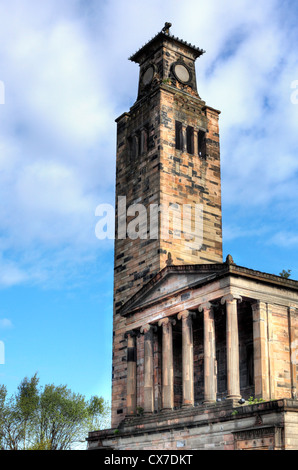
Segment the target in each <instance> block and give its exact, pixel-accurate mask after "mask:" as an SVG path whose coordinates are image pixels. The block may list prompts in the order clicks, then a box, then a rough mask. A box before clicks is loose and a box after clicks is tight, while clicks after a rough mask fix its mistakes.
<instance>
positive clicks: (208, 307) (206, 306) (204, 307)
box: [198, 302, 214, 312]
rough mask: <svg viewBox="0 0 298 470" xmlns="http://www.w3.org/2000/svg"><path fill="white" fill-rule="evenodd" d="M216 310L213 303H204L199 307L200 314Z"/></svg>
mask: <svg viewBox="0 0 298 470" xmlns="http://www.w3.org/2000/svg"><path fill="white" fill-rule="evenodd" d="M213 308H214V305H213V304H212V303H211V302H204V303H203V304H201V305H199V307H198V310H199V312H203V311H204V310H211V309H213Z"/></svg>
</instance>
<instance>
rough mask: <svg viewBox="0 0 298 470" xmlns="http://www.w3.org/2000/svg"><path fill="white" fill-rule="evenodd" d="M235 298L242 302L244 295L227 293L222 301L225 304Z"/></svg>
mask: <svg viewBox="0 0 298 470" xmlns="http://www.w3.org/2000/svg"><path fill="white" fill-rule="evenodd" d="M233 300H238V302H242V297H241V296H240V295H238V294H232V293H231V294H227V295H224V296H223V297H222V298H221V300H220V303H221V304H222V305H224V304H225V303H229V302H233Z"/></svg>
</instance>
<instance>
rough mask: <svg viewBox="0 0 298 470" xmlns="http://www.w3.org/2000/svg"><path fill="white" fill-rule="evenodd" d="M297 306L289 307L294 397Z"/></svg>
mask: <svg viewBox="0 0 298 470" xmlns="http://www.w3.org/2000/svg"><path fill="white" fill-rule="evenodd" d="M297 327H298V321H297V307H296V306H290V307H289V343H290V368H291V388H292V398H293V399H296V398H298V397H297V364H298V333H297Z"/></svg>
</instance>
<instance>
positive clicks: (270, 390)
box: [123, 258, 296, 415]
mask: <svg viewBox="0 0 298 470" xmlns="http://www.w3.org/2000/svg"><path fill="white" fill-rule="evenodd" d="M236 273H237V276H235V275H236ZM248 274H249V277H250V279H249V278H248ZM260 275H261V273H258V272H255V271H251V270H247V269H245V270H244V268H241V267H237V266H236V265H235V264H234V262H233V260H231V259H230V258H228V259H227V261H226V263H223V264H222V265H208V266H197V267H194V266H192V267H185V266H184V267H175V266H169V267H167V268H166V269H165V270H164V273H163V275H162V276H161V277H160V278H159V279H156V280H155V281H152V283H151V285H148V286H147V288H146V289H144V290H143V292H141V293H139V295H138V296H137V297H138V298H137V299H135V301H136V302H137V304H138V307H137V308H135V307H134V304H133V302H132V303H130V304H128V305H126V306H124V308H123V316H125V318H126V322H127V325H129V328H130V330H131V332H132V333H131V334H132V335H133V336H134V337H135V338H136V341H135V343H134V348H135V350H134V352H133V353H132V352H131V349H130V348H129V349H128V354H129V357H128V356H127V361H128V362H127V383H128V384H129V387H128V388H127V390H128V396H127V401H128V403H135V408H132V407H130V408H127V414H128V415H134V414H136V413H137V407H139V408H143V409H144V412H145V413H147V414H148V413H149V414H150V413H154V412H155V413H156V412H160V411H167V410H171V409H174V408H175V409H177V408H181V407H182V408H184V407H192V406H194V405H196V404H203V403H206V404H210V403H214V402H216V401H218V402H220V401H222V400H225V399H230V400H234V401H235V403H236V402H238V401H239V399H240V398H241V397H244V398H245V399H248V398H249V397H250V396H253V397H255V398H263V399H264V400H266V399H274V398H276V397H277V394H276V392H277V390H275V388H274V381H275V379H273V378H271V380H270V373H269V370H270V368H271V372H273V366H272V365H270V364H271V362H272V361H271V358H270V355H269V354H268V353H269V346H270V328H272V324H271V322H270V312H272V311H273V310H274V309H275V308H277V309H279V308H282V309H284V311H285V314H286V318H287V319H289V320H291V319H293V318H294V317H293V307H292V306H291V308H290V307H287V306H286V305H284V306H283V307H282V306H281V305H280V306H279V307H278V306H277V305H276V302H281V301H282V300H281V298H280V297H279V296H278V290H277V289H276V286H275V288H274V287H273V286H272V290H271V293H270V297H268V298H267V301H265V299H264V294H263V292H262V288H260V283H259V281H258V282H256V280H257V279H256V278H257V277H258V278H259V280H260ZM254 276H255V279H254V280H253V277H254ZM177 278H178V279H179V280H180V282H179V287H180V289H179V291H178V290H177V285H178V284H177ZM271 280H272V281H273V278H272V279H271ZM263 281H265V279H263ZM183 282H185V283H186V285H187V288H185V289H183V288H182V289H181V287H183ZM267 282H268V279H266V283H267ZM252 286H254V289H255V290H254V292H253V291H252ZM267 292H268V287H267ZM248 294H249V295H248ZM157 300H158V301H157ZM289 308H290V309H289ZM126 309H127V310H126ZM288 309H289V310H288ZM132 313H133V315H132ZM132 320H133V321H132ZM292 324H293V320H292ZM291 331H293V327H292V330H291ZM268 334H269V337H268ZM130 344H131V342H130ZM292 344H293V342H292ZM271 348H272V345H271ZM292 348H293V345H292ZM131 357H135V358H136V360H135V363H134V366H132V365H131V361H130V360H129V358H131ZM289 360H290V358H289ZM274 373H275V372H274ZM291 377H292V378H291V379H290V383H289V384H288V385H287V386H286V387H285V388H286V389H287V391H288V397H289V398H291V397H292V394H293V390H294V391H295V390H296V381H295V380H296V378H295V374H292V375H291ZM132 384H133V385H132ZM294 393H295V392H294ZM283 395H284V393H283ZM131 397H137V400H136V401H135V402H134V400H133V399H132V398H131ZM158 404H159V405H158Z"/></svg>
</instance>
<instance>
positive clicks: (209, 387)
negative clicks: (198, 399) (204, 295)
mask: <svg viewBox="0 0 298 470" xmlns="http://www.w3.org/2000/svg"><path fill="white" fill-rule="evenodd" d="M199 311H200V312H204V401H205V403H212V402H214V401H216V393H217V372H216V349H215V324H214V311H213V307H212V305H211V304H210V303H209V302H206V303H205V304H202V305H200V307H199Z"/></svg>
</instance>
